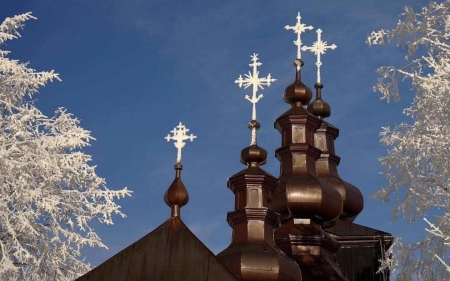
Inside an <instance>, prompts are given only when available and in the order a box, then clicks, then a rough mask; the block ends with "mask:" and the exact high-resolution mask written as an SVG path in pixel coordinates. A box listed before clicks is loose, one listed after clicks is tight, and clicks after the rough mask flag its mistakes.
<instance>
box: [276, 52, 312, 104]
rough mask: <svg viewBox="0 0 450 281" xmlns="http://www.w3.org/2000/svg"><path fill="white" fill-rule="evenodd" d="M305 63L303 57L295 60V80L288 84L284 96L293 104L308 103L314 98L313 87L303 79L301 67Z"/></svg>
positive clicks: (286, 100) (285, 99) (287, 101)
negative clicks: (308, 85)
mask: <svg viewBox="0 0 450 281" xmlns="http://www.w3.org/2000/svg"><path fill="white" fill-rule="evenodd" d="M303 64H304V63H303V61H302V60H301V59H297V60H295V62H294V65H295V66H296V67H297V72H296V76H295V81H294V83H292V84H291V85H289V86H287V88H286V90H285V92H284V96H283V99H284V101H285V102H286V103H288V104H291V105H293V106H294V105H297V106H301V105H307V104H309V102H310V100H311V98H312V92H311V89H310V88H308V87H307V86H306V85H305V84H303V82H302V79H301V67H302V66H303Z"/></svg>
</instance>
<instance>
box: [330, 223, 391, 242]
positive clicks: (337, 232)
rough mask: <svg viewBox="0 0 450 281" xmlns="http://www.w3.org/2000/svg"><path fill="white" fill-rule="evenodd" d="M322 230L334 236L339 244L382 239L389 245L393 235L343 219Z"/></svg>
mask: <svg viewBox="0 0 450 281" xmlns="http://www.w3.org/2000/svg"><path fill="white" fill-rule="evenodd" d="M324 230H325V231H326V232H328V233H330V234H331V235H332V236H334V237H335V239H336V240H338V241H339V243H341V244H347V243H350V244H354V243H356V244H361V243H364V241H365V242H367V243H371V242H372V243H379V241H380V240H381V241H384V243H385V246H387V247H389V246H390V245H391V243H392V241H393V236H392V234H390V233H387V232H384V231H381V230H377V229H374V228H370V227H367V226H363V225H359V224H356V223H352V222H347V221H344V220H338V221H337V222H336V224H335V225H334V226H333V227H330V228H324Z"/></svg>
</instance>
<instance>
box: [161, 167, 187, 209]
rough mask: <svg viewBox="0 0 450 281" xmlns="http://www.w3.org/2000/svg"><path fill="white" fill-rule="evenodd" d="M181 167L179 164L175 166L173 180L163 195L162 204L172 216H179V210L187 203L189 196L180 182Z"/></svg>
mask: <svg viewBox="0 0 450 281" xmlns="http://www.w3.org/2000/svg"><path fill="white" fill-rule="evenodd" d="M182 169H183V166H182V165H181V164H180V163H177V164H175V171H176V172H175V179H174V180H173V182H172V184H171V185H170V187H169V188H168V189H167V191H166V193H165V194H164V202H166V204H167V205H168V206H169V207H171V208H172V216H176V217H178V216H179V215H180V208H181V207H183V206H184V205H186V204H187V203H188V202H189V194H188V192H187V190H186V187H185V186H184V184H183V182H182V181H181V170H182Z"/></svg>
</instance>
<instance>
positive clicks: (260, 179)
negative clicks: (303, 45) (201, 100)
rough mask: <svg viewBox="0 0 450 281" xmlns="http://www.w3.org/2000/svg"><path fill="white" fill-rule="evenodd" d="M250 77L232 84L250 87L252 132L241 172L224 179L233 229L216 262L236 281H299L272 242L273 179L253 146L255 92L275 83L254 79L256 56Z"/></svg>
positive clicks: (276, 222)
mask: <svg viewBox="0 0 450 281" xmlns="http://www.w3.org/2000/svg"><path fill="white" fill-rule="evenodd" d="M252 62H253V63H252V64H250V66H252V67H253V73H250V72H249V74H248V75H246V78H245V79H244V78H242V76H239V78H238V79H237V80H236V81H235V82H236V83H238V85H239V86H240V87H242V86H244V88H248V87H250V86H253V96H252V97H251V98H250V97H249V96H245V98H246V99H247V100H248V101H250V102H251V103H252V104H253V111H252V121H251V122H250V123H249V125H248V128H249V129H250V130H251V132H252V141H251V143H250V146H248V147H246V148H244V149H243V150H242V151H241V163H242V164H244V165H246V168H245V169H244V170H241V171H240V172H238V173H236V174H234V175H233V176H231V177H230V178H229V179H228V187H229V188H230V189H231V191H233V193H234V195H235V207H234V211H231V212H229V213H228V216H227V221H228V223H229V225H230V226H231V227H232V228H233V236H232V241H231V244H230V245H229V246H228V247H227V248H226V249H224V250H223V251H222V252H221V253H219V254H218V255H217V258H218V259H219V260H220V261H221V262H222V263H223V264H224V265H225V266H226V267H227V268H228V269H229V270H230V272H231V273H233V274H234V275H235V276H236V278H237V279H238V280H241V281H250V280H261V281H264V280H279V281H301V280H302V278H301V273H300V269H299V267H298V265H297V264H296V263H295V261H293V260H292V259H290V258H289V257H288V256H287V255H286V254H285V253H283V252H282V251H281V250H280V249H279V248H278V247H277V246H276V245H275V241H274V230H275V229H276V228H277V227H278V225H279V215H278V214H277V213H275V212H274V211H273V210H272V209H271V202H272V193H273V191H274V190H275V189H276V187H277V179H276V178H275V177H274V176H272V175H271V174H269V173H267V172H266V171H264V170H263V169H262V168H261V165H264V164H265V163H266V161H267V151H266V150H265V149H263V148H261V147H259V146H258V145H257V143H256V132H257V130H258V129H259V128H260V124H259V123H258V121H256V103H258V101H259V100H260V99H261V98H262V95H259V96H257V91H258V88H261V89H262V88H263V87H262V85H267V86H269V85H270V83H271V82H273V81H275V79H273V78H271V77H270V74H269V75H268V76H267V77H265V78H259V77H258V73H259V72H258V70H257V67H258V66H260V65H261V63H260V62H258V57H257V54H254V55H253V56H252Z"/></svg>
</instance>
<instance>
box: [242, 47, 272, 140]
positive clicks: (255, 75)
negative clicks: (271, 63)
mask: <svg viewBox="0 0 450 281" xmlns="http://www.w3.org/2000/svg"><path fill="white" fill-rule="evenodd" d="M251 58H252V63H251V64H249V66H251V67H252V71H253V72H250V71H249V72H248V74H244V76H245V77H246V78H242V75H239V78H238V79H236V81H234V83H236V84H238V85H239V87H240V88H241V87H244V89H247V88H248V87H250V86H252V97H251V98H250V96H249V95H245V99H246V100H248V101H249V102H250V103H251V104H252V105H253V108H252V122H253V123H249V128H250V130H251V132H252V140H251V142H250V145H256V131H257V130H258V129H259V123H258V122H256V104H257V103H258V102H259V101H260V100H261V99H262V98H263V97H264V96H263V94H260V95H257V93H258V90H259V89H260V88H261V89H264V88H263V86H268V87H269V86H270V85H271V83H272V82H275V81H277V79H274V78H272V76H270V73H269V74H268V75H267V77H261V78H260V77H259V71H258V66H261V65H262V63H261V62H259V61H258V60H259V59H258V54H256V53H254V54H253V55H252V56H251Z"/></svg>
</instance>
